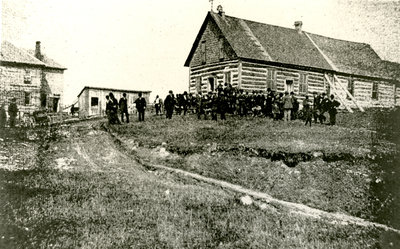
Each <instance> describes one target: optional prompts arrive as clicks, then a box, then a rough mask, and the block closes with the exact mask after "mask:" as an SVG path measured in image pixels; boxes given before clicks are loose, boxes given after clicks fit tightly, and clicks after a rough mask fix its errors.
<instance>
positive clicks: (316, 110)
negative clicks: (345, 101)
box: [313, 92, 322, 123]
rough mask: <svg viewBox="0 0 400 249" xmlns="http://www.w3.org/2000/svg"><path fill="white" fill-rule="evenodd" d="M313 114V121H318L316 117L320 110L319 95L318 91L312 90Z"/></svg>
mask: <svg viewBox="0 0 400 249" xmlns="http://www.w3.org/2000/svg"><path fill="white" fill-rule="evenodd" d="M313 99H314V102H313V115H314V123H318V117H319V112H320V105H321V100H322V98H321V95H320V93H318V94H317V92H313Z"/></svg>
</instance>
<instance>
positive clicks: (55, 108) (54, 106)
mask: <svg viewBox="0 0 400 249" xmlns="http://www.w3.org/2000/svg"><path fill="white" fill-rule="evenodd" d="M59 101H60V99H59V98H53V112H58V102H59Z"/></svg>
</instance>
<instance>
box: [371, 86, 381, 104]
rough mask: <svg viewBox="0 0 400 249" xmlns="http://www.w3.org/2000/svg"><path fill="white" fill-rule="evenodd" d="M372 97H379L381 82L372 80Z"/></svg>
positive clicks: (374, 98) (375, 98) (376, 98)
mask: <svg viewBox="0 0 400 249" xmlns="http://www.w3.org/2000/svg"><path fill="white" fill-rule="evenodd" d="M371 99H373V100H378V99H379V84H378V82H372V91H371Z"/></svg>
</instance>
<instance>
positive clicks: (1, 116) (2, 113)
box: [0, 103, 7, 128]
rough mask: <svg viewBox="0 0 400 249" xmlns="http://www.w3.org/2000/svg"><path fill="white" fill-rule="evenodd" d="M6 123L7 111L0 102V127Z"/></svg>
mask: <svg viewBox="0 0 400 249" xmlns="http://www.w3.org/2000/svg"><path fill="white" fill-rule="evenodd" d="M6 123H7V113H6V108H5V107H4V103H3V104H1V108H0V128H4V127H6Z"/></svg>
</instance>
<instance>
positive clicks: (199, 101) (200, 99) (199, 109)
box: [196, 92, 204, 119]
mask: <svg viewBox="0 0 400 249" xmlns="http://www.w3.org/2000/svg"><path fill="white" fill-rule="evenodd" d="M203 109H204V108H203V96H202V94H201V92H199V93H197V94H196V114H197V119H201V114H203V112H204V110H203Z"/></svg>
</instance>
